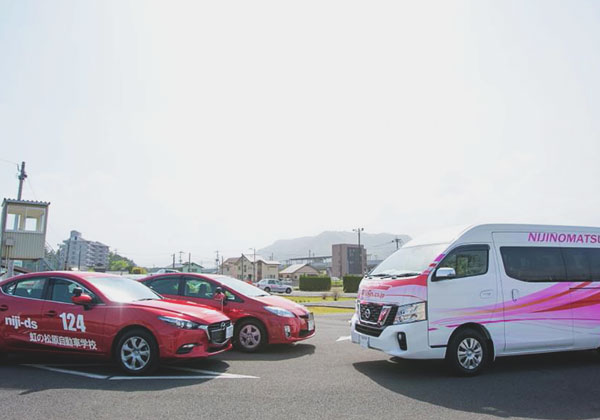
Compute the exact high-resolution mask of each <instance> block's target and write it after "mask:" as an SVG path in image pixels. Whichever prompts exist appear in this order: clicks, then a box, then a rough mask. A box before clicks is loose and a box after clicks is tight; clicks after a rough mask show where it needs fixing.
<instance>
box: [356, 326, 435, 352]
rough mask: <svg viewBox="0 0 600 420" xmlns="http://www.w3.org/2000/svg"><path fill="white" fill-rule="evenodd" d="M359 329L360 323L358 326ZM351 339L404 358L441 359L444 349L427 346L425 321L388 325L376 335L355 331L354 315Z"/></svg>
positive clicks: (364, 345) (427, 338)
mask: <svg viewBox="0 0 600 420" xmlns="http://www.w3.org/2000/svg"><path fill="white" fill-rule="evenodd" d="M358 328H359V329H360V325H359V326H358ZM351 331H352V333H351V339H352V342H353V343H355V344H359V345H360V346H361V347H364V348H369V349H375V350H380V351H383V352H385V353H387V354H389V355H392V356H396V357H401V358H405V359H443V358H444V356H445V354H446V349H445V348H443V347H441V348H432V347H430V346H429V337H428V325H427V322H426V321H421V322H414V323H411V324H403V325H390V326H388V327H386V328H384V329H383V330H382V331H381V334H380V335H379V336H378V337H376V336H374V335H372V334H371V333H365V332H364V329H363V330H362V331H357V320H356V316H354V317H353V318H352V330H351Z"/></svg>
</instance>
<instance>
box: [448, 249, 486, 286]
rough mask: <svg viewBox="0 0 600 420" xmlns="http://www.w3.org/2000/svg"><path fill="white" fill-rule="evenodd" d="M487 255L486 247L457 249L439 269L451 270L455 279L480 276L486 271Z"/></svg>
mask: <svg viewBox="0 0 600 420" xmlns="http://www.w3.org/2000/svg"><path fill="white" fill-rule="evenodd" d="M488 254H489V248H488V246H487V245H484V246H466V247H459V248H457V249H454V250H452V251H451V252H450V254H448V255H447V256H446V258H444V259H443V260H442V262H441V263H440V264H439V267H444V268H453V269H454V271H455V272H456V277H455V278H460V277H472V276H480V275H482V274H485V273H487V271H488Z"/></svg>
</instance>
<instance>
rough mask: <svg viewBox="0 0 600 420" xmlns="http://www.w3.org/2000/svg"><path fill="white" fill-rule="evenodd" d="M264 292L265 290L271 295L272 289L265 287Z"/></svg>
mask: <svg viewBox="0 0 600 420" xmlns="http://www.w3.org/2000/svg"><path fill="white" fill-rule="evenodd" d="M263 290H264V291H265V292H267V293H271V288H270V287H265V288H264V289H263Z"/></svg>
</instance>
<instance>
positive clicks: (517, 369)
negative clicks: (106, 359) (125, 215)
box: [0, 314, 600, 420]
mask: <svg viewBox="0 0 600 420" xmlns="http://www.w3.org/2000/svg"><path fill="white" fill-rule="evenodd" d="M349 317H350V315H349V314H335V315H321V316H317V317H316V323H317V331H318V332H317V335H316V336H315V337H314V338H311V339H309V340H307V341H305V342H302V343H299V344H296V345H293V346H272V347H269V348H267V349H266V350H265V351H264V352H262V353H259V354H244V353H238V352H227V353H224V354H222V355H219V356H216V357H213V358H210V359H206V360H201V361H196V362H188V363H183V364H176V365H171V366H168V367H165V368H161V370H160V371H159V372H158V373H157V374H156V375H155V376H154V377H151V378H145V379H130V378H128V377H124V376H122V374H121V373H120V372H119V371H118V370H117V369H116V368H114V366H112V365H110V364H106V363H101V364H98V363H97V362H94V361H89V360H86V361H83V360H72V359H66V360H65V359H59V358H55V357H52V358H48V357H31V356H23V355H20V356H12V357H11V359H10V360H9V362H8V364H6V365H3V366H0V419H82V418H83V419H85V418H95V419H104V418H107V419H114V418H128V419H154V418H157V419H158V418H160V419H176V418H177V419H179V418H206V419H209V418H210V419H234V418H235V419H238V418H241V419H311V418H319V419H363V420H364V419H365V418H378V419H383V418H391V419H399V418H402V419H411V420H412V419H431V418H452V419H481V418H509V417H510V418H540V419H591V418H598V417H600V399H599V398H598V396H597V395H598V389H600V356H598V355H597V354H596V353H595V352H591V351H589V352H572V353H560V354H547V355H536V356H527V357H513V358H504V359H499V360H497V361H496V363H495V364H494V365H493V366H492V367H491V368H490V369H489V370H488V371H487V372H485V373H484V374H483V375H481V376H478V377H475V378H458V377H454V376H451V375H450V374H449V373H448V372H447V370H446V368H445V367H444V365H443V363H442V362H438V361H406V360H398V359H392V358H390V357H388V356H387V355H385V354H383V353H381V352H378V351H375V350H365V349H362V348H360V347H359V346H357V345H355V344H352V343H351V342H350V341H349V340H348V338H349V337H348V336H349V334H350V331H349V324H348V319H349Z"/></svg>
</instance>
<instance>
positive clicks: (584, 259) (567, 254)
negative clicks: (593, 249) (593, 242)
mask: <svg viewBox="0 0 600 420" xmlns="http://www.w3.org/2000/svg"><path fill="white" fill-rule="evenodd" d="M587 251H589V250H587V249H584V248H563V250H562V253H563V258H564V259H565V268H566V269H567V280H568V281H589V279H590V278H591V275H590V262H589V259H588V252H587Z"/></svg>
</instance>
